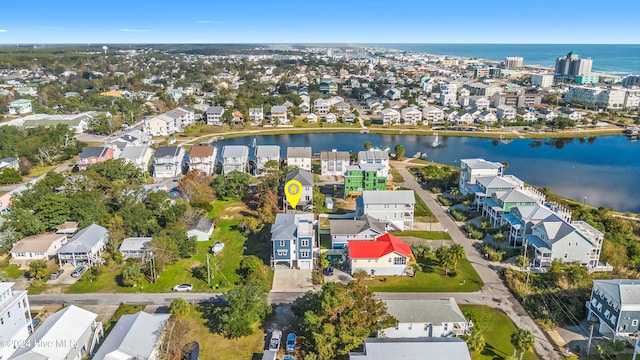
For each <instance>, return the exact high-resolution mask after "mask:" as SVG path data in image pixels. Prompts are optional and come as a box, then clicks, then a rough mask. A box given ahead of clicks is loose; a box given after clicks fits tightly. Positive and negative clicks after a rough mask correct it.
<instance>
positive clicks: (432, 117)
mask: <svg viewBox="0 0 640 360" xmlns="http://www.w3.org/2000/svg"><path fill="white" fill-rule="evenodd" d="M422 118H423V119H424V121H423V125H428V124H429V123H431V124H437V123H442V122H444V111H442V110H441V109H439V108H436V107H433V106H427V107H425V108H424V109H422Z"/></svg>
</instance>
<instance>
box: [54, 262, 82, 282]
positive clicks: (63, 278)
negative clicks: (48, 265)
mask: <svg viewBox="0 0 640 360" xmlns="http://www.w3.org/2000/svg"><path fill="white" fill-rule="evenodd" d="M62 269H63V270H64V273H62V274H60V276H58V278H57V279H55V280H47V282H46V284H47V285H73V284H75V283H76V281H78V279H80V278H79V277H77V278H74V277H72V276H71V273H72V272H73V269H74V267H73V265H71V264H65V265H64V266H63V267H62Z"/></svg>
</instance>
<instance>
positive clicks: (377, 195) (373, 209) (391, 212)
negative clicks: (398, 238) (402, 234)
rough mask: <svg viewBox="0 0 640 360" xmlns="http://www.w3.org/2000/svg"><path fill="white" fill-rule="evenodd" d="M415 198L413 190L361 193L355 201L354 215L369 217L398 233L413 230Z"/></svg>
mask: <svg viewBox="0 0 640 360" xmlns="http://www.w3.org/2000/svg"><path fill="white" fill-rule="evenodd" d="M415 206H416V197H415V194H414V192H413V190H396V191H392V190H382V191H367V190H365V191H363V192H362V196H360V197H358V198H357V199H356V215H357V216H362V215H370V216H371V217H373V218H374V219H377V220H378V221H381V222H383V223H386V224H388V226H390V227H391V228H394V229H397V230H399V231H404V230H405V229H413V217H414V213H415Z"/></svg>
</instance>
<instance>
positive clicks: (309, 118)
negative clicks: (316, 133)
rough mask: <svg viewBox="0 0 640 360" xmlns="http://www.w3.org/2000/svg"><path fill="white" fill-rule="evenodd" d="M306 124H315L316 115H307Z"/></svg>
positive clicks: (316, 120)
mask: <svg viewBox="0 0 640 360" xmlns="http://www.w3.org/2000/svg"><path fill="white" fill-rule="evenodd" d="M307 122H308V123H309V124H315V123H317V122H318V115H316V114H314V113H310V114H309V115H307Z"/></svg>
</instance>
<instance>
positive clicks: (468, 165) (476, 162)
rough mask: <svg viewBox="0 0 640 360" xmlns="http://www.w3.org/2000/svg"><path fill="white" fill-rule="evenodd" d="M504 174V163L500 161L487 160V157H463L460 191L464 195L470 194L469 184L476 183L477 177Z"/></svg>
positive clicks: (461, 161)
mask: <svg viewBox="0 0 640 360" xmlns="http://www.w3.org/2000/svg"><path fill="white" fill-rule="evenodd" d="M502 175H504V165H502V164H501V163H499V162H493V161H487V160H485V159H461V160H460V184H459V187H460V193H462V195H468V194H470V193H471V191H470V190H469V186H471V185H475V184H476V179H478V178H480V177H489V176H502Z"/></svg>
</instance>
